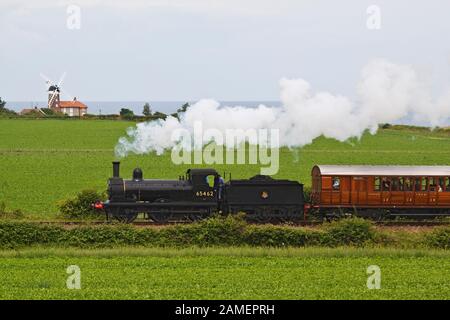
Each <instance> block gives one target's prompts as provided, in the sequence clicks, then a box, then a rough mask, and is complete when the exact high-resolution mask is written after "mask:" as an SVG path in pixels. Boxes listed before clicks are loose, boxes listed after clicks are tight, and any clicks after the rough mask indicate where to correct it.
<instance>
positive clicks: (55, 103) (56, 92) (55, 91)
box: [41, 72, 70, 110]
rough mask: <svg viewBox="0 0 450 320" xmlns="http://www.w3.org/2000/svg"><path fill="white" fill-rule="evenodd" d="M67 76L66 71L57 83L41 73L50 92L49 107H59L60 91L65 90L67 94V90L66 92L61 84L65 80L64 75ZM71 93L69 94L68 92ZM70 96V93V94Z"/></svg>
mask: <svg viewBox="0 0 450 320" xmlns="http://www.w3.org/2000/svg"><path fill="white" fill-rule="evenodd" d="M65 76H66V73H65V72H64V73H63V74H62V75H61V77H60V78H59V81H58V83H57V84H56V83H55V82H53V81H52V80H50V78H49V77H47V76H46V75H45V74H43V73H41V77H42V79H44V80H45V83H46V87H47V92H48V105H47V107H48V108H49V109H52V110H54V109H58V108H59V105H60V92H64V93H65V94H67V92H65V91H64V90H62V89H61V85H62V83H63V81H64V77H65ZM67 95H69V94H67ZM69 96H70V95H69Z"/></svg>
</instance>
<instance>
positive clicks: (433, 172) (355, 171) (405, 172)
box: [313, 165, 450, 176]
mask: <svg viewBox="0 0 450 320" xmlns="http://www.w3.org/2000/svg"><path fill="white" fill-rule="evenodd" d="M315 168H318V169H319V171H320V173H321V175H326V176H329V175H336V176H450V166H346V165H343V166H339V165H316V166H314V169H315ZM314 169H313V170H314Z"/></svg>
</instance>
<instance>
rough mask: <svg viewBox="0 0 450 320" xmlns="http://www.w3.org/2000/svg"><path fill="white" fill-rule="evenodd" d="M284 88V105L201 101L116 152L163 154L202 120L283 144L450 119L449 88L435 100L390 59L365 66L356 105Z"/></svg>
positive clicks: (125, 140) (140, 129)
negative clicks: (409, 120)
mask: <svg viewBox="0 0 450 320" xmlns="http://www.w3.org/2000/svg"><path fill="white" fill-rule="evenodd" d="M280 89H281V94H280V97H281V102H282V107H268V106H264V105H259V106H258V107H257V108H245V107H239V106H237V107H221V106H220V105H219V103H218V102H216V101H214V100H200V101H199V102H197V103H195V104H194V105H193V106H191V108H189V109H188V110H187V112H186V113H184V114H182V116H181V117H180V120H178V119H176V118H173V117H168V118H167V119H166V120H159V121H152V122H147V123H139V124H137V125H136V127H134V128H129V129H128V131H127V137H122V138H120V139H119V142H118V144H117V146H116V149H115V151H116V155H117V156H118V157H124V156H126V155H128V154H129V153H136V154H144V153H148V152H152V151H155V152H156V153H157V154H161V153H163V152H164V150H166V149H171V148H172V147H174V146H175V145H177V141H174V140H173V139H172V133H173V132H174V130H176V129H184V130H187V131H188V132H190V133H191V134H193V130H194V123H195V122H196V121H201V122H202V126H203V130H207V129H216V130H219V131H220V132H222V133H223V134H224V135H225V131H226V130H227V129H243V130H246V129H256V130H258V129H279V132H280V144H281V145H282V146H288V147H294V146H304V145H306V144H309V143H311V142H312V140H313V139H315V138H316V137H319V136H321V135H323V136H325V137H328V138H334V139H336V140H339V141H345V140H347V139H349V138H351V137H357V138H359V137H360V136H361V135H362V133H363V132H364V131H365V130H366V129H369V130H370V131H371V132H372V133H375V132H376V130H377V128H378V124H380V123H389V122H394V121H397V120H399V119H402V118H404V117H406V116H413V119H414V120H419V121H423V122H426V123H428V124H429V125H430V126H433V127H434V126H439V125H442V124H444V123H446V121H447V120H448V119H449V117H450V90H449V91H447V92H446V93H445V94H443V95H442V96H441V97H439V98H438V99H436V100H435V101H434V100H433V99H432V97H431V93H430V91H429V89H428V87H427V85H426V84H425V83H423V82H422V81H421V80H420V79H419V77H418V75H417V73H416V71H415V70H414V69H413V68H412V67H410V66H407V65H396V64H393V63H390V62H388V61H386V60H374V61H371V62H370V63H369V64H367V65H366V66H365V67H364V68H363V70H362V72H361V80H360V82H359V84H358V86H357V94H358V99H357V101H358V103H355V102H354V101H351V100H350V99H349V98H347V97H345V96H342V95H335V94H332V93H329V92H314V91H313V90H312V88H311V86H310V84H309V83H308V82H306V81H305V80H303V79H281V80H280ZM206 142H207V141H206ZM184 147H186V148H189V146H184Z"/></svg>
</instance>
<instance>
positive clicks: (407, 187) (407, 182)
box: [403, 178, 412, 191]
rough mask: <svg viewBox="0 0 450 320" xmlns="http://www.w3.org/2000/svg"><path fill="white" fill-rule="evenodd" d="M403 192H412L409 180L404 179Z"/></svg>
mask: <svg viewBox="0 0 450 320" xmlns="http://www.w3.org/2000/svg"><path fill="white" fill-rule="evenodd" d="M403 190H405V191H411V190H412V181H411V178H405V179H404V181H403Z"/></svg>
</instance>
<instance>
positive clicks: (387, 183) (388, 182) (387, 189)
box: [382, 177, 391, 191]
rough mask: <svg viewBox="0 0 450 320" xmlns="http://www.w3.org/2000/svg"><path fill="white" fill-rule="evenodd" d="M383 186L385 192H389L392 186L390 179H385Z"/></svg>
mask: <svg viewBox="0 0 450 320" xmlns="http://www.w3.org/2000/svg"><path fill="white" fill-rule="evenodd" d="M382 185H383V191H389V188H390V186H391V182H390V181H389V180H388V178H386V177H383V180H382Z"/></svg>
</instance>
